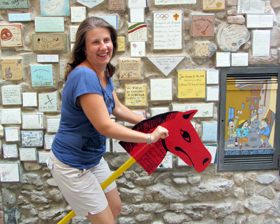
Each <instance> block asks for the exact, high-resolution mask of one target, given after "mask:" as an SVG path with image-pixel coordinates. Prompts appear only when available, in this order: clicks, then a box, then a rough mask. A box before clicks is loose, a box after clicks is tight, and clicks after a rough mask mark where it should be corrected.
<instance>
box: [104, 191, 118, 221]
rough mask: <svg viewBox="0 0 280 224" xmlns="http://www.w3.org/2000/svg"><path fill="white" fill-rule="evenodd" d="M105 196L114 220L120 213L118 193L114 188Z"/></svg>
mask: <svg viewBox="0 0 280 224" xmlns="http://www.w3.org/2000/svg"><path fill="white" fill-rule="evenodd" d="M105 196H106V198H107V201H108V203H109V207H110V209H111V211H112V213H113V216H114V219H116V218H117V217H118V216H119V214H120V213H121V211H122V201H121V199H120V196H119V191H118V189H117V188H114V189H113V190H111V191H109V192H108V193H106V194H105Z"/></svg>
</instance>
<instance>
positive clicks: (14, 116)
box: [0, 108, 21, 124]
mask: <svg viewBox="0 0 280 224" xmlns="http://www.w3.org/2000/svg"><path fill="white" fill-rule="evenodd" d="M0 115H1V119H0V121H1V124H21V109H20V108H15V109H2V110H0Z"/></svg>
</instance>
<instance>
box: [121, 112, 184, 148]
mask: <svg viewBox="0 0 280 224" xmlns="http://www.w3.org/2000/svg"><path fill="white" fill-rule="evenodd" d="M177 113H178V111H171V112H166V113H163V114H158V115H156V116H153V117H151V118H148V119H145V120H143V121H141V122H139V123H138V124H136V125H135V126H134V127H133V128H132V129H133V130H136V131H141V132H144V133H148V132H149V131H150V130H153V129H155V128H156V127H157V126H158V125H160V124H162V123H164V122H166V121H169V120H173V119H175V117H176V115H177ZM119 144H120V145H121V146H122V147H124V148H125V149H126V151H127V152H128V153H130V151H132V149H133V148H134V147H135V146H136V145H137V144H138V143H133V142H123V141H120V142H119Z"/></svg>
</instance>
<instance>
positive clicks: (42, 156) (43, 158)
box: [38, 152, 50, 164]
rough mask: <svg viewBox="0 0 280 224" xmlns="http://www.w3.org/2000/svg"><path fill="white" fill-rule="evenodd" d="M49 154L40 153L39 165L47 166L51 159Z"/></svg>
mask: <svg viewBox="0 0 280 224" xmlns="http://www.w3.org/2000/svg"><path fill="white" fill-rule="evenodd" d="M49 155H50V153H49V152H38V163H39V164H46V163H47V159H48V158H49Z"/></svg>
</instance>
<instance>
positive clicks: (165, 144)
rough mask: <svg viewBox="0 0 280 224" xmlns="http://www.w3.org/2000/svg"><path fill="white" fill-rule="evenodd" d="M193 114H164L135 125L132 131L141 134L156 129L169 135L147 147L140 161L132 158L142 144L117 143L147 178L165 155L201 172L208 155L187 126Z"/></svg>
mask: <svg viewBox="0 0 280 224" xmlns="http://www.w3.org/2000/svg"><path fill="white" fill-rule="evenodd" d="M196 112H197V110H191V111H186V112H167V113H164V114H159V115H156V116H154V117H151V118H149V119H146V120H144V121H142V122H140V123H138V124H136V125H135V126H134V127H133V128H132V129H134V130H137V131H141V132H144V133H151V132H153V130H154V129H155V128H156V127H157V126H158V125H161V126H163V127H165V128H166V129H168V131H169V137H167V138H165V139H160V140H159V141H158V142H156V143H154V144H150V145H148V146H147V147H148V148H147V150H146V153H145V154H144V155H142V156H141V157H140V158H135V157H134V155H135V154H136V153H137V151H138V150H140V149H141V148H142V147H143V145H145V144H144V143H129V142H123V141H120V142H119V143H120V144H121V145H122V147H123V148H124V149H125V150H126V151H127V152H128V153H129V154H130V155H131V156H132V157H134V158H135V159H136V161H137V162H138V163H139V164H140V165H141V166H142V167H143V168H144V169H145V170H146V171H147V172H148V173H149V174H151V173H152V172H153V171H154V170H155V169H156V168H157V167H158V165H159V164H160V163H161V162H162V160H163V159H164V157H165V155H166V152H167V151H169V152H171V153H173V154H175V155H177V156H179V157H180V158H181V159H182V160H183V161H184V162H185V163H187V164H188V165H190V166H193V167H194V169H195V170H196V171H198V172H202V171H203V170H205V169H206V168H207V166H208V165H209V164H210V162H211V154H210V153H209V152H208V150H207V149H206V148H205V146H204V145H203V144H202V142H201V140H200V138H199V136H198V134H197V133H196V131H195V129H194V127H193V126H192V124H191V122H190V120H191V118H192V117H193V116H194V115H195V114H196Z"/></svg>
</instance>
